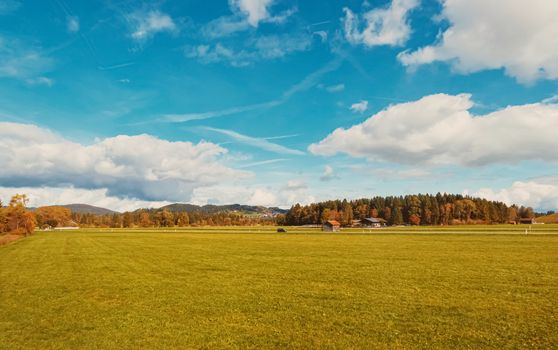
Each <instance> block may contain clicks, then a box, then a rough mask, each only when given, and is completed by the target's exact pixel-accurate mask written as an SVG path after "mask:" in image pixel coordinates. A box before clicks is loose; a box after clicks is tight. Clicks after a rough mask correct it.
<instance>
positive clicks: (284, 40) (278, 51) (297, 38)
mask: <svg viewBox="0 0 558 350" xmlns="http://www.w3.org/2000/svg"><path fill="white" fill-rule="evenodd" d="M311 45H312V37H311V36H310V35H309V34H307V33H300V34H297V35H285V34H283V35H264V36H258V37H256V38H251V39H248V40H245V41H244V46H243V47H242V48H240V49H239V48H235V47H234V46H227V45H226V44H223V43H220V42H218V43H216V44H202V45H197V46H193V47H191V46H189V47H186V48H185V50H184V55H185V56H186V57H187V58H193V59H197V60H198V61H199V62H201V63H203V64H210V63H218V62H226V63H228V64H230V65H231V66H233V67H246V66H250V65H252V64H254V63H256V62H258V61H261V60H273V59H279V58H283V57H285V56H287V55H290V54H293V53H295V52H301V51H306V50H308V49H309V48H310V47H311Z"/></svg>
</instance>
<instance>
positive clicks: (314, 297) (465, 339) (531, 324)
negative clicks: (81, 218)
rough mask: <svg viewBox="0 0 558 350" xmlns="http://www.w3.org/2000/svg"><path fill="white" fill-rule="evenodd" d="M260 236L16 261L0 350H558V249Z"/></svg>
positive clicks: (526, 238) (27, 247) (130, 238)
mask: <svg viewBox="0 0 558 350" xmlns="http://www.w3.org/2000/svg"><path fill="white" fill-rule="evenodd" d="M242 230H248V229H247V228H244V229H242ZM250 230H251V232H250V233H240V232H239V229H238V228H237V229H236V231H235V230H229V231H227V233H220V232H219V230H206V231H205V233H204V231H203V229H195V230H184V231H183V232H142V231H141V230H131V231H124V230H119V231H117V232H110V231H108V230H105V231H99V230H89V231H78V232H41V233H38V234H36V235H34V236H32V237H29V238H26V239H23V240H19V241H17V242H15V243H12V244H10V245H8V246H4V247H2V248H0V349H137V348H150V349H164V348H177V349H186V348H206V349H214V348H242V349H245V348H258V349H261V348H366V349H371V348H405V349H408V348H422V349H501V348H506V349H507V348H529V349H532V348H540V349H550V348H555V346H556V344H558V305H557V303H558V302H557V300H558V235H520V234H513V235H512V234H510V235H508V234H499V235H490V234H479V233H474V234H460V235H451V234H406V233H403V234H401V233H397V234H389V233H385V234H380V235H378V234H359V233H358V232H350V233H348V234H316V233H317V232H316V231H313V232H312V231H311V230H309V229H299V230H289V231H290V232H294V233H295V234H291V233H289V234H276V233H273V232H271V231H272V228H260V230H261V231H266V232H256V229H254V228H250ZM221 232H223V231H221ZM375 232H376V231H375ZM383 232H387V231H383ZM408 232H411V231H410V230H409V231H408ZM209 233H211V234H209Z"/></svg>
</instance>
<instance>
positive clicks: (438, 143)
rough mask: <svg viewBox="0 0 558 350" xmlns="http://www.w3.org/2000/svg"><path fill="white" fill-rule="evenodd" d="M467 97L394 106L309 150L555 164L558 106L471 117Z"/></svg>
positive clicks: (423, 160) (421, 160)
mask: <svg viewBox="0 0 558 350" xmlns="http://www.w3.org/2000/svg"><path fill="white" fill-rule="evenodd" d="M471 107H473V101H471V96H470V95H468V94H461V95H456V96H453V95H446V94H436V95H429V96H426V97H423V98H421V99H420V100H418V101H413V102H408V103H400V104H395V105H392V106H390V107H388V108H387V109H385V110H383V111H381V112H379V113H377V114H375V115H373V116H371V117H370V118H368V119H367V120H366V121H364V122H363V123H361V124H357V125H354V126H352V127H350V128H348V129H343V128H339V129H336V130H335V131H333V132H332V133H331V134H330V135H329V136H327V137H326V138H325V139H323V140H322V141H320V142H319V143H316V144H312V145H310V146H309V150H310V151H311V152H312V153H314V154H320V155H326V156H330V155H334V154H336V153H346V154H348V155H350V156H353V157H362V158H367V159H369V160H383V161H388V162H393V163H405V164H459V165H466V166H480V165H488V164H493V163H516V162H519V161H521V160H528V159H540V160H543V161H549V162H556V161H558V153H556V152H552V151H549V150H554V149H557V148H558V138H557V137H556V132H555V131H556V130H558V104H546V103H534V104H527V105H518V106H509V107H506V108H504V109H501V110H498V111H495V112H492V113H489V114H486V115H482V116H474V115H473V114H471V113H470V112H469V110H470V109H471Z"/></svg>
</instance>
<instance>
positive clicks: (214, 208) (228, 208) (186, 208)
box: [159, 203, 288, 215]
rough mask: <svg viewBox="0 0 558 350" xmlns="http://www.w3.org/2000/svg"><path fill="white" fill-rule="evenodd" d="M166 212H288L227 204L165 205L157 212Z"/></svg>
mask: <svg viewBox="0 0 558 350" xmlns="http://www.w3.org/2000/svg"><path fill="white" fill-rule="evenodd" d="M164 209H166V210H168V211H172V212H202V213H207V214H214V213H220V212H239V213H242V214H248V215H250V214H253V215H277V214H285V213H286V212H287V211H288V210H286V209H281V208H277V207H270V208H268V207H263V206H257V205H242V204H228V205H213V204H207V205H203V206H199V205H194V204H182V203H174V204H169V205H165V206H164V207H161V208H159V210H164Z"/></svg>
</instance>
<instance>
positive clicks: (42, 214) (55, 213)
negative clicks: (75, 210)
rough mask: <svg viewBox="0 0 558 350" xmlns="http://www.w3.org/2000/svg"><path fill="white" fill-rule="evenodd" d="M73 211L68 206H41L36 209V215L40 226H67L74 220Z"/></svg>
mask: <svg viewBox="0 0 558 350" xmlns="http://www.w3.org/2000/svg"><path fill="white" fill-rule="evenodd" d="M71 215H72V212H71V210H70V209H68V208H64V207H60V206H56V205H53V206H48V207H40V208H37V210H35V217H36V218H37V224H38V225H39V227H41V228H42V227H44V226H50V227H57V226H66V225H68V224H69V223H70V222H71V221H72V217H71Z"/></svg>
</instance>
